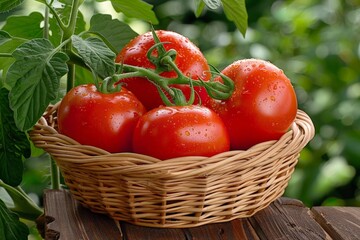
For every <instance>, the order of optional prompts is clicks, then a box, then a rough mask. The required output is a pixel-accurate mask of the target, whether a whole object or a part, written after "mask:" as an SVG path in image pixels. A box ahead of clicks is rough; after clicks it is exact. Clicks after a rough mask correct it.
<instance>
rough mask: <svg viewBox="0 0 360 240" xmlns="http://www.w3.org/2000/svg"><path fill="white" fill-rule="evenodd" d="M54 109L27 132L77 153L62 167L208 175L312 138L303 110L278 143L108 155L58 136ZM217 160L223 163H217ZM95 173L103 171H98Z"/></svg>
mask: <svg viewBox="0 0 360 240" xmlns="http://www.w3.org/2000/svg"><path fill="white" fill-rule="evenodd" d="M57 107H58V105H53V106H52V107H50V108H49V110H48V111H47V112H46V113H45V114H44V116H43V117H42V118H41V119H40V120H39V122H38V123H37V124H36V125H35V126H34V129H33V130H32V131H31V132H30V138H31V139H32V140H33V141H35V142H36V141H46V139H51V138H54V137H55V138H57V139H58V140H59V145H58V146H55V145H53V146H51V147H52V148H53V149H54V150H56V149H57V148H58V149H59V151H60V149H62V148H63V147H64V145H66V147H67V149H68V151H69V152H71V151H78V152H79V154H78V155H77V156H76V159H71V158H66V157H61V158H59V159H57V161H61V162H62V163H64V164H66V163H68V164H70V163H76V164H80V165H81V164H87V165H92V164H99V159H100V158H101V161H102V164H103V165H106V164H107V162H106V161H104V158H106V159H108V160H109V161H111V160H112V159H121V160H123V161H126V162H128V166H127V171H128V173H129V172H132V171H135V172H136V171H138V170H139V168H141V169H146V170H148V171H150V170H151V169H154V171H157V170H159V169H164V170H165V169H174V168H175V167H176V168H177V171H176V172H177V173H176V174H181V175H186V174H187V173H188V174H190V173H189V168H191V166H199V165H201V164H203V165H204V166H203V167H201V168H198V169H196V170H194V169H192V170H191V172H192V173H191V175H193V174H194V172H193V171H199V172H198V174H201V173H205V172H207V173H208V172H211V171H213V170H215V169H216V168H217V167H218V166H220V165H224V164H227V163H228V162H231V161H233V160H234V158H236V159H239V158H242V159H248V158H251V156H252V155H253V154H257V153H258V152H259V151H261V153H260V154H262V155H266V154H271V153H272V152H273V151H276V150H277V149H279V148H284V146H287V145H291V146H288V151H290V152H291V151H293V149H294V148H296V149H299V148H301V149H302V148H303V147H305V145H306V144H307V143H308V142H309V141H310V140H311V139H312V138H313V137H314V135H315V128H314V125H313V123H312V121H311V119H310V117H309V116H308V115H307V114H306V113H305V112H304V111H302V110H300V109H298V110H297V115H296V118H295V120H294V122H293V123H292V125H291V127H290V129H289V131H287V132H286V133H285V134H283V135H282V136H281V137H280V139H278V140H270V141H265V142H262V143H259V144H256V145H254V146H252V147H250V148H249V149H247V150H230V151H227V152H222V153H219V154H216V155H213V156H211V157H203V156H187V157H177V158H171V159H166V160H160V159H157V158H154V157H151V156H147V155H143V154H139V153H133V152H121V153H109V152H107V151H105V150H103V149H100V148H98V147H94V146H89V145H82V144H80V143H78V142H77V141H75V140H74V139H72V138H70V137H67V136H65V135H63V134H60V133H59V132H58V131H57V130H56V129H55V128H54V127H53V126H51V125H49V124H48V122H47V120H46V118H45V117H46V116H49V115H52V114H53V113H54V111H55V110H56V109H57ZM43 133H44V134H43ZM42 134H43V135H42ZM62 141H63V142H62ZM44 145H46V143H45V144H43V146H44ZM45 147H50V146H45ZM295 152H296V151H294V153H295ZM62 155H64V153H62ZM55 158H56V157H55ZM126 159H131V162H129V161H127V160H126ZM219 159H223V160H222V161H219ZM185 163H187V164H185ZM124 164H125V162H124ZM244 164H246V163H244ZM115 170H116V169H114V171H115ZM99 171H105V170H101V169H99ZM106 171H109V169H106ZM157 174H158V173H157ZM172 174H175V173H172Z"/></svg>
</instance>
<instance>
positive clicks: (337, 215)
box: [38, 190, 360, 240]
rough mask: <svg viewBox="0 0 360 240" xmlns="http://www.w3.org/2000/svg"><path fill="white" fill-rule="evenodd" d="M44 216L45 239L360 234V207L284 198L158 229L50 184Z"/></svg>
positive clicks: (352, 239)
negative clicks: (223, 218)
mask: <svg viewBox="0 0 360 240" xmlns="http://www.w3.org/2000/svg"><path fill="white" fill-rule="evenodd" d="M44 208H45V216H44V217H43V218H41V219H42V221H39V222H38V228H39V229H40V230H41V232H42V234H43V237H44V238H45V239H61V240H80V239H81V240H95V239H98V240H115V239H116V240H151V239H156V240H162V239H166V240H169V239H170V240H203V239H204V240H215V239H216V240H220V239H228V240H230V239H234V240H237V239H241V240H247V239H270V240H275V239H282V240H285V239H290V240H295V239H299V240H304V239H309V240H316V239H348V240H357V239H360V208H356V207H313V208H311V209H309V208H307V207H305V206H304V204H303V203H302V202H301V201H299V200H295V199H290V198H284V197H283V198H280V199H278V200H276V201H275V202H274V203H272V204H271V205H270V206H269V207H267V208H266V209H264V210H262V211H259V212H258V213H256V214H255V215H254V216H253V217H250V218H246V219H236V220H233V221H230V222H226V223H215V224H208V225H205V226H200V227H194V228H186V229H158V228H149V227H140V226H135V225H132V224H129V223H125V222H115V221H114V220H112V219H110V218H109V217H107V216H105V215H102V214H95V213H92V212H91V211H89V210H88V209H86V208H84V207H82V206H80V205H79V204H78V203H77V202H76V201H75V200H74V199H73V198H72V197H71V195H70V194H69V192H68V191H66V190H57V191H55V190H48V191H46V192H45V195H44Z"/></svg>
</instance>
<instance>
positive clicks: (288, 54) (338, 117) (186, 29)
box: [0, 0, 360, 207]
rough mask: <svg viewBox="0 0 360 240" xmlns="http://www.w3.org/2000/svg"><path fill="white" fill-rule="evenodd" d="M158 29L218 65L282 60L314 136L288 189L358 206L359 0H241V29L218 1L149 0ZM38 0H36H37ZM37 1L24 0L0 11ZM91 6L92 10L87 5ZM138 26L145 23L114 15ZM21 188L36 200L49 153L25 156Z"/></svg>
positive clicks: (310, 198) (313, 201)
mask: <svg viewBox="0 0 360 240" xmlns="http://www.w3.org/2000/svg"><path fill="white" fill-rule="evenodd" d="M148 2H149V3H150V4H152V5H154V11H155V12H156V15H157V17H158V19H159V21H160V24H159V25H156V26H155V28H156V29H168V30H173V31H176V32H179V33H181V34H183V35H185V36H186V37H188V38H189V39H190V40H192V41H193V42H194V43H195V44H196V45H198V46H199V48H200V49H201V50H202V51H203V53H204V55H205V56H206V58H207V59H208V62H209V63H211V64H212V65H214V66H216V67H217V68H219V69H220V70H221V69H223V68H224V67H225V66H227V65H228V64H230V63H232V62H233V61H235V60H238V59H243V58H261V59H265V60H269V61H271V62H273V63H274V64H275V65H277V66H278V67H280V68H282V69H283V70H284V72H285V73H286V75H287V76H288V77H289V78H290V79H291V81H292V83H293V86H294V88H295V89H296V92H297V96H298V101H299V108H300V109H302V110H304V111H306V112H307V113H308V115H309V116H310V117H311V118H312V120H313V122H314V125H315V128H316V136H315V138H314V139H313V140H312V141H311V142H310V143H309V144H308V146H307V147H306V148H305V149H304V150H303V151H302V153H301V157H300V160H299V163H298V165H297V166H296V170H295V172H294V174H293V176H292V179H291V181H290V183H289V186H288V188H287V191H286V193H285V195H286V196H289V197H293V198H297V199H300V200H302V201H303V202H304V203H305V204H306V205H307V206H309V207H311V206H313V205H352V206H360V0H293V1H290V0H283V1H273V0H268V1H251V0H248V1H246V4H247V11H248V15H249V28H248V30H247V32H246V37H243V36H242V35H241V34H240V32H239V31H238V30H237V29H236V28H235V25H234V24H233V23H232V22H229V21H228V20H227V19H226V17H225V15H224V13H223V12H222V10H221V9H218V10H209V9H208V10H206V11H205V12H204V14H203V15H202V16H201V17H200V18H196V17H195V15H194V1H193V0H171V1H163V0H160V1H148ZM35 3H36V2H35ZM107 6H108V5H106V3H104V2H102V3H98V2H95V1H85V4H84V7H83V8H82V12H83V13H84V15H85V17H91V16H89V15H90V14H92V12H93V11H94V9H95V12H103V13H112V14H115V13H113V12H111V11H109V10H108V9H110V8H108V7H107ZM37 7H39V9H40V11H42V8H41V7H42V6H41V5H39V6H38V5H37V4H34V1H30V0H25V4H24V5H22V8H19V9H17V10H16V11H13V12H10V13H9V14H2V15H1V16H0V25H1V23H3V21H5V19H6V17H7V16H8V15H13V14H26V12H31V11H32V10H33V9H34V8H35V9H36V8H37ZM90 10H91V11H90ZM118 17H120V18H122V19H124V21H127V22H129V23H130V24H131V26H132V27H133V28H134V30H136V31H137V32H138V33H143V32H145V31H147V30H148V25H147V23H144V22H137V21H135V20H132V19H126V18H125V17H124V16H122V15H120V16H118ZM25 167H26V171H25V175H24V181H23V187H24V189H25V190H26V191H27V192H29V193H30V195H31V196H32V197H33V198H34V199H36V200H37V201H38V203H39V204H41V201H42V200H41V196H42V192H43V190H44V188H47V187H48V185H49V177H48V175H49V170H48V169H49V161H48V156H47V155H46V154H43V153H42V152H41V151H39V150H37V151H34V153H33V157H32V158H30V159H28V160H27V161H25Z"/></svg>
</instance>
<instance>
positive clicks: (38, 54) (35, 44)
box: [7, 39, 69, 131]
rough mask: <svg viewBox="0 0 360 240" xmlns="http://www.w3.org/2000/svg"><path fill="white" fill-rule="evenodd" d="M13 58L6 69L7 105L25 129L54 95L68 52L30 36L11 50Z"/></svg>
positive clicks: (32, 124)
mask: <svg viewBox="0 0 360 240" xmlns="http://www.w3.org/2000/svg"><path fill="white" fill-rule="evenodd" d="M13 57H14V58H15V62H14V63H13V64H12V65H11V67H10V68H9V71H8V73H7V83H8V84H10V85H11V86H13V87H12V89H11V91H10V107H11V109H12V110H13V111H14V118H15V122H16V126H17V127H18V128H19V129H20V130H23V131H25V130H28V129H30V128H31V127H32V126H34V124H35V123H36V122H37V121H38V120H39V118H40V117H41V115H42V114H43V113H44V111H45V109H46V107H47V106H48V105H49V103H50V102H51V101H52V100H54V99H56V97H57V94H58V91H59V85H60V83H59V82H60V78H61V77H62V76H64V75H65V74H66V73H67V72H68V68H67V65H66V62H67V61H68V60H69V58H68V56H67V55H66V54H64V53H62V52H56V51H55V49H54V47H53V46H52V44H51V42H50V41H49V40H47V39H33V40H30V41H28V42H26V43H24V44H22V45H20V46H19V47H18V48H17V49H16V50H15V51H14V52H13Z"/></svg>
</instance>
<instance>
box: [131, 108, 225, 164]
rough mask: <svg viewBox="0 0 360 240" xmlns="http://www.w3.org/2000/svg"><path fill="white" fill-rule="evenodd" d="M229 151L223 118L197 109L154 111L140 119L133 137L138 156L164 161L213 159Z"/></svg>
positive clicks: (163, 109) (207, 110)
mask: <svg viewBox="0 0 360 240" xmlns="http://www.w3.org/2000/svg"><path fill="white" fill-rule="evenodd" d="M229 147H230V141H229V136H228V134H227V132H226V128H225V126H224V123H223V122H222V121H221V119H220V118H219V116H217V115H216V113H215V112H213V111H212V110H210V109H208V108H206V107H203V106H197V105H191V106H171V107H159V108H155V109H153V110H150V111H149V112H147V113H146V114H144V115H143V116H142V117H140V119H139V121H138V123H137V125H136V127H135V130H134V137H133V150H134V152H137V153H141V154H145V155H149V156H153V157H156V158H159V159H162V160H165V159H169V158H174V157H182V156H212V155H215V154H217V153H221V152H225V151H228V150H229Z"/></svg>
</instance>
